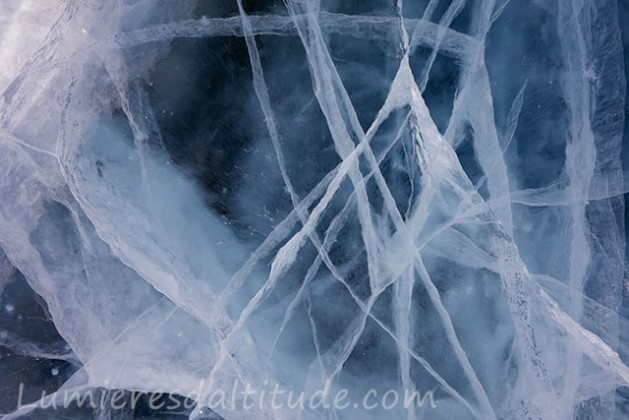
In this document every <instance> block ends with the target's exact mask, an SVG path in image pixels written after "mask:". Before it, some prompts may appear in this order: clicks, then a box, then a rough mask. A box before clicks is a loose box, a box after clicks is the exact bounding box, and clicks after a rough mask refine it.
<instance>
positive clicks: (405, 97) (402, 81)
mask: <svg viewBox="0 0 629 420" xmlns="http://www.w3.org/2000/svg"><path fill="white" fill-rule="evenodd" d="M289 10H290V9H289ZM291 13H292V10H291ZM308 21H309V22H310V24H311V25H312V26H313V27H314V29H313V30H312V31H313V32H314V34H310V36H311V37H313V36H314V37H315V40H316V41H319V42H317V43H316V44H315V48H316V47H317V46H319V50H317V51H316V52H319V53H321V50H323V49H324V47H323V45H324V43H323V39H322V35H321V33H320V32H319V31H317V28H318V26H317V21H316V19H314V15H313V14H310V15H309V19H308ZM298 22H299V21H298V20H296V25H297V26H298V29H299V23H298ZM302 30H303V29H301V30H300V36H301V37H302V41H303V42H304V45H305V46H306V49H307V52H308V53H309V56H310V54H311V53H310V49H311V48H308V46H307V39H308V38H307V37H306V35H305V34H302ZM402 30H403V31H404V29H403V27H402ZM404 39H408V37H406V38H404ZM407 42H408V41H407ZM318 58H319V60H318V62H319V63H321V62H323V63H325V64H327V65H328V72H327V74H326V73H325V72H323V71H319V72H315V74H313V76H314V78H315V82H316V81H317V76H319V78H322V79H323V81H322V82H323V83H324V86H325V82H326V80H327V81H328V83H330V82H331V80H329V74H330V73H331V74H333V75H334V76H336V77H333V80H334V81H335V82H336V86H334V87H331V86H328V87H327V89H325V88H324V91H333V90H334V88H336V90H337V91H338V92H340V93H341V98H342V99H343V100H344V101H343V105H345V111H346V113H347V114H349V115H350V118H351V123H352V124H351V125H352V126H353V127H352V128H353V129H354V131H355V132H356V134H358V135H359V136H361V137H362V138H363V140H361V142H360V143H359V145H358V146H357V147H356V149H354V151H356V150H357V149H358V148H359V147H360V146H361V145H363V144H364V145H365V146H364V149H365V155H366V157H367V158H368V161H369V162H370V164H371V165H372V168H373V169H374V171H375V173H376V182H377V185H378V187H379V189H380V191H381V192H382V194H383V196H384V198H385V204H386V206H387V209H388V211H389V215H390V216H391V218H392V220H393V222H394V224H395V225H396V228H397V229H398V232H401V233H403V234H404V236H405V237H406V238H407V241H405V242H407V243H408V244H409V245H410V247H412V248H413V249H414V251H415V255H414V258H415V259H419V263H420V264H421V265H422V266H423V264H422V263H421V257H419V251H418V250H417V248H416V247H415V246H414V244H413V242H412V241H411V240H410V237H409V231H408V228H407V226H406V224H405V223H404V221H403V219H402V216H401V215H400V213H399V210H398V208H397V206H396V205H395V201H394V199H393V196H392V194H391V192H390V190H389V188H388V185H387V184H386V181H385V180H384V177H383V176H382V174H381V173H380V170H379V167H378V164H377V162H376V159H375V157H374V155H373V152H372V150H371V148H370V146H369V141H368V140H367V139H369V137H370V136H369V132H371V133H373V132H375V131H376V130H377V128H378V127H379V126H380V125H381V124H382V122H383V121H384V120H385V119H386V117H388V115H389V114H390V112H391V111H392V109H395V108H396V106H395V105H398V106H397V107H399V106H403V105H407V104H408V105H410V106H411V109H412V110H413V112H414V113H417V110H418V109H421V103H419V98H420V97H421V94H420V93H419V90H418V88H417V86H416V85H415V83H414V82H411V81H412V80H413V77H412V73H411V70H410V66H409V64H408V56H405V57H404V58H403V60H402V63H401V65H400V70H399V71H398V74H397V75H396V77H395V79H394V81H393V83H392V86H391V89H390V92H389V95H388V96H387V99H386V100H385V104H384V105H383V107H382V108H381V109H380V111H379V112H378V115H377V116H376V119H375V120H374V122H373V123H372V125H371V127H370V128H369V131H368V133H367V134H366V135H364V137H363V135H362V130H361V128H360V125H359V124H358V118H357V116H356V113H355V109H354V108H353V106H352V105H351V102H350V101H349V97H348V96H347V93H346V92H345V90H344V88H343V86H342V82H341V81H340V77H339V76H338V73H336V71H335V69H334V66H333V64H332V63H331V59H330V58H329V55H327V54H324V55H323V57H321V56H319V57H318ZM312 68H313V70H316V66H314V65H313V66H312ZM326 75H327V76H328V77H327V78H326V77H325V76H326ZM320 83H321V82H320ZM409 85H410V86H409ZM396 96H399V97H396ZM323 99H324V100H326V99H327V100H329V98H327V97H324V98H323ZM400 102H401V103H400ZM320 103H321V99H320ZM323 108H324V107H323ZM324 109H325V108H324ZM337 112H339V113H341V110H338V111H337ZM417 117H418V119H429V117H425V116H420V115H417ZM422 117H424V118H422ZM331 131H332V132H334V130H331ZM434 131H435V133H434V134H436V135H438V133H436V130H434ZM372 135H373V134H372ZM365 140H366V141H365ZM341 157H342V158H343V160H344V163H345V162H346V161H347V160H348V159H349V156H347V157H346V156H341ZM340 174H341V172H339V175H340ZM350 176H351V175H350ZM331 185H332V184H331ZM355 186H356V184H355ZM328 191H329V190H328ZM323 202H324V200H322V201H321V202H320V203H319V204H321V203H323ZM315 211H316V208H315ZM315 211H313V215H314V214H315ZM310 221H311V220H309V222H310ZM315 223H316V221H315ZM306 226H307V225H304V229H306ZM310 229H314V227H311V228H310ZM301 232H303V230H302V231H301ZM301 232H300V233H301ZM299 235H300V234H299V233H298V234H297V235H295V236H294V237H293V238H292V239H291V241H289V244H291V242H293V240H294V239H295V238H298V242H296V243H294V244H292V249H291V248H289V249H288V250H287V252H286V253H282V251H284V250H285V249H286V247H284V248H282V249H281V250H280V252H278V258H279V257H282V260H283V257H284V256H285V255H286V256H288V257H289V258H291V260H290V261H289V262H290V263H292V260H294V257H295V254H296V252H297V250H298V249H299V247H300V246H301V244H302V243H303V241H302V239H301V238H300V237H299ZM289 244H287V245H289ZM282 260H280V261H282ZM276 261H278V259H277V258H276ZM283 262H284V261H282V263H283ZM274 263H275V261H274ZM421 278H422V280H424V282H425V287H426V288H427V289H428V290H429V291H431V290H432V288H434V284H432V282H431V280H430V278H429V277H426V276H421ZM377 280H378V279H377V278H376V279H373V278H372V277H371V276H370V283H371V285H372V290H375V293H376V294H378V292H379V291H380V290H381V289H382V288H384V287H386V284H385V283H380V284H377V283H375V282H376V281H377ZM393 280H395V279H392V280H390V281H393ZM374 283H375V284H374ZM434 290H436V288H434ZM429 296H430V297H431V300H432V301H433V304H434V305H435V306H436V308H437V310H438V313H439V314H440V316H441V318H442V321H443V323H444V327H445V328H446V331H447V336H448V339H449V340H450V341H451V344H452V345H453V346H454V348H455V354H456V355H457V357H458V359H459V362H460V363H461V365H462V367H463V369H464V371H465V372H466V374H467V375H468V378H469V380H470V383H471V385H472V388H473V390H474V392H475V394H476V397H477V398H478V401H479V402H480V404H481V405H482V406H483V408H484V410H485V412H486V413H488V415H490V416H491V417H495V415H494V414H493V409H492V408H491V404H490V402H489V398H488V397H487V394H486V392H485V390H484V388H483V386H482V384H481V383H480V381H479V380H478V377H477V376H476V373H475V371H474V369H473V368H472V366H471V363H470V362H469V360H468V358H467V356H466V355H465V352H464V351H463V349H462V346H461V344H460V342H459V341H458V338H457V336H456V332H455V331H454V328H453V326H452V322H451V320H450V316H449V314H448V312H447V310H446V309H445V307H444V306H443V303H442V302H441V300H440V298H439V296H438V293H436V294H435V293H429ZM489 413H491V414H489Z"/></svg>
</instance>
